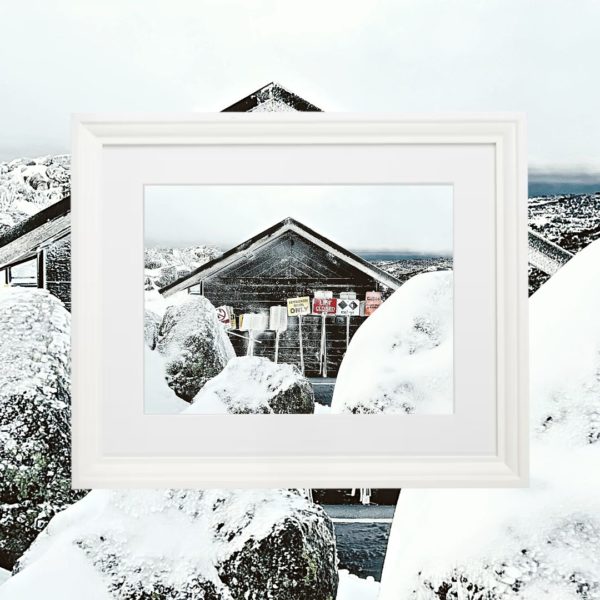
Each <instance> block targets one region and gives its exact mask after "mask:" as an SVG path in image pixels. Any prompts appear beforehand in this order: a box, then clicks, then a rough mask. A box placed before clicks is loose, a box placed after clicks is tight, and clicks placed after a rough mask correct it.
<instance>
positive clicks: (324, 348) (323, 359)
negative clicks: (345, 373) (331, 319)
mask: <svg viewBox="0 0 600 600" xmlns="http://www.w3.org/2000/svg"><path fill="white" fill-rule="evenodd" d="M326 320H327V315H326V313H323V317H322V320H321V375H322V376H323V377H327V338H326V333H325V329H326V322H327V321H326Z"/></svg>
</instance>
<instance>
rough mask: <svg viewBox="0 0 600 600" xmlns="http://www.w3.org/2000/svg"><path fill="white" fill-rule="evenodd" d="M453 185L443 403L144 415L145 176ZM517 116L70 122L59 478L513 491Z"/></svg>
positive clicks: (522, 356)
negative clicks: (68, 459) (67, 345)
mask: <svg viewBox="0 0 600 600" xmlns="http://www.w3.org/2000/svg"><path fill="white" fill-rule="evenodd" d="M377 183H387V184H390V183H391V184H403V183H406V184H450V185H452V186H453V189H454V240H455V242H454V265H455V266H454V282H455V283H454V286H455V287H454V330H455V336H454V339H455V341H454V388H455V410H454V413H453V414H452V415H395V416H394V415H335V416H333V415H331V416H330V415H314V416H310V417H307V416H306V415H185V416H182V415H145V414H144V411H143V407H142V405H143V298H142V281H143V279H142V277H143V195H144V186H145V185H151V184H170V185H174V184H182V185H183V184H185V185H202V184H346V185H361V184H377ZM526 186H527V176H526V153H525V125H524V118H523V117H522V116H520V115H514V114H488V115H486V114H483V115H472V114H467V115H462V114H461V115H448V116H426V115H425V116H424V115H387V116H386V115H378V116H370V115H348V114H331V113H297V114H292V113H281V114H232V113H227V114H225V113H221V114H191V115H183V116H182V115H176V116H170V117H165V116H150V117H139V116H137V117H130V116H114V115H109V116H106V115H78V116H75V117H74V119H73V186H72V251H73V254H72V256H73V259H72V269H73V277H72V286H73V288H72V290H73V300H72V317H73V333H72V348H73V350H72V351H73V422H72V426H73V427H72V435H73V440H72V444H73V453H72V456H73V459H72V460H73V486H74V487H76V488H97V487H198V488H205V487H235V488H243V487H246V488H259V487H303V488H327V487H333V488H353V487H371V488H397V487H408V486H416V487H423V486H432V487H433V486H453V487H456V486H485V487H490V486H523V485H526V483H527V477H528V425H527V421H528V400H527V396H528V380H527V370H528V360H527V234H526V217H527V214H526V198H527V187H526Z"/></svg>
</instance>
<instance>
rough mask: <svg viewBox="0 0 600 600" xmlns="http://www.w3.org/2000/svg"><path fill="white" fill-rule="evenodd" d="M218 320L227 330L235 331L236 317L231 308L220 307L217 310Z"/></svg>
mask: <svg viewBox="0 0 600 600" xmlns="http://www.w3.org/2000/svg"><path fill="white" fill-rule="evenodd" d="M217 319H219V321H220V322H221V323H223V325H225V327H226V328H227V329H235V317H234V315H233V308H232V307H231V306H219V307H218V308H217Z"/></svg>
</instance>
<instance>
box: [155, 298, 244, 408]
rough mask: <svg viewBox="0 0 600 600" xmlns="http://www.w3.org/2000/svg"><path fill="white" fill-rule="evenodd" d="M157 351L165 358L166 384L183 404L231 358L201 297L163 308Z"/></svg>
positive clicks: (209, 307)
mask: <svg viewBox="0 0 600 600" xmlns="http://www.w3.org/2000/svg"><path fill="white" fill-rule="evenodd" d="M157 348H158V350H159V351H160V353H161V354H162V355H163V357H164V358H165V375H166V379H167V383H168V384H169V386H170V387H171V388H172V389H173V391H174V392H175V393H176V394H177V395H178V396H179V397H180V398H183V399H184V400H186V401H187V402H191V401H192V400H193V398H194V396H195V395H196V394H197V393H198V392H199V391H200V389H201V388H202V386H203V385H204V384H205V383H206V382H207V381H208V380H209V379H211V378H212V377H214V376H215V375H218V374H219V373H220V372H221V371H222V370H223V368H224V367H225V365H226V364H227V363H228V362H229V360H231V359H232V358H233V357H234V356H235V352H234V350H233V346H232V345H231V342H230V341H229V338H228V337H227V334H226V333H225V329H224V328H223V326H222V325H221V323H219V320H218V319H217V311H216V310H215V308H214V306H213V305H212V304H211V303H210V301H209V300H207V299H206V298H205V297H204V296H198V297H197V298H194V299H193V300H189V301H188V302H186V303H185V304H179V305H172V306H168V307H167V309H166V311H165V315H164V317H163V320H162V323H161V325H160V329H159V331H158V338H157Z"/></svg>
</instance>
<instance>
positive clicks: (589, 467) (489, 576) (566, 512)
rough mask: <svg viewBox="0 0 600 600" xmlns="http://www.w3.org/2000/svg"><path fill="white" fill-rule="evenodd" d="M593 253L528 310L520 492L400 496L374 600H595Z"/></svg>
mask: <svg viewBox="0 0 600 600" xmlns="http://www.w3.org/2000/svg"><path fill="white" fill-rule="evenodd" d="M598 306H600V242H598V241H597V242H594V243H593V244H592V245H590V246H588V247H587V248H586V249H585V250H583V251H582V252H581V253H580V254H578V255H577V256H575V257H574V258H573V259H572V260H571V261H569V263H567V264H566V265H565V266H564V267H562V268H561V269H560V271H558V273H557V274H556V275H554V276H553V277H552V278H551V279H550V280H549V281H548V282H547V283H546V284H544V285H543V286H542V287H541V288H540V290H538V291H537V292H536V294H535V295H534V296H533V297H532V299H531V300H530V347H531V353H530V354H531V368H530V371H531V402H532V419H531V444H532V447H531V465H530V468H531V481H530V486H529V488H528V489H514V490H510V489H507V490H435V491H427V490H403V492H402V493H401V495H400V500H399V503H398V510H397V511H396V517H395V520H394V524H393V527H392V533H391V536H390V543H389V547H388V554H387V560H386V564H385V567H384V572H383V579H382V587H381V596H380V600H397V598H406V599H414V600H443V599H465V600H479V599H481V600H484V599H485V600H539V599H540V598H547V599H549V600H598V599H600V554H599V553H598V547H600V478H599V477H598V473H599V472H600V439H599V437H598V435H597V432H598V415H599V411H600V393H599V379H600V377H599V374H600V322H599V321H598V311H597V307H598Z"/></svg>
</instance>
